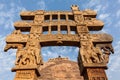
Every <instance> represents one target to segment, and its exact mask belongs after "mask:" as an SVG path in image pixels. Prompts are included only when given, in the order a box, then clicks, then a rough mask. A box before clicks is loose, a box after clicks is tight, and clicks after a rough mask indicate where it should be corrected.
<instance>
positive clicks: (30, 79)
mask: <svg viewBox="0 0 120 80" xmlns="http://www.w3.org/2000/svg"><path fill="white" fill-rule="evenodd" d="M96 15H97V13H96V12H95V11H93V10H90V9H87V10H83V11H82V10H79V7H78V6H77V5H72V6H71V11H44V10H37V11H24V12H21V13H20V16H21V19H22V20H23V21H17V22H15V23H14V27H15V30H14V31H13V32H12V33H11V34H10V35H8V36H7V37H6V46H5V49H4V51H7V50H9V49H10V48H13V49H14V48H15V49H17V52H16V61H15V67H14V68H12V71H14V72H16V76H15V78H14V80H108V79H107V76H106V73H105V69H107V63H108V62H109V56H110V54H112V53H114V50H113V47H112V41H113V38H112V36H111V35H109V34H93V33H91V31H99V30H101V29H102V28H103V26H104V23H103V22H102V21H100V20H97V19H96ZM63 31H64V32H63ZM44 46H76V47H79V53H78V67H76V68H78V69H75V70H77V73H78V74H76V73H75V72H71V74H67V73H66V74H65V75H64V74H63V72H64V71H66V70H67V67H64V68H66V69H64V68H63V66H65V62H64V60H63V58H60V57H59V58H57V59H55V60H61V59H62V60H63V63H60V64H61V65H60V66H61V69H60V67H59V68H58V67H57V65H58V64H57V63H55V62H54V61H53V59H52V61H53V62H54V63H55V64H56V66H53V67H54V68H56V67H57V69H58V71H59V75H58V74H57V73H54V68H53V67H51V69H53V73H54V74H53V73H51V74H49V73H50V72H49V71H48V72H47V67H46V68H45V69H43V70H40V69H41V68H42V67H43V66H45V65H46V64H44V63H43V59H42V55H41V47H44ZM68 63H69V61H68ZM68 63H67V64H68ZM55 64H54V65H55ZM62 64H63V65H62ZM67 64H66V65H67ZM71 64H72V63H71ZM71 64H68V65H67V66H69V65H71ZM73 64H74V63H73ZM51 66H52V65H51ZM73 66H76V64H75V65H73ZM69 68H71V69H69ZM69 68H68V69H69V70H74V69H72V68H74V67H71V66H70V67H69ZM44 70H46V71H44ZM48 70H49V68H48ZM60 70H61V72H60ZM78 70H79V71H78ZM69 72H70V71H68V73H69ZM47 73H48V74H47ZM60 73H61V74H60ZM50 75H51V76H50ZM70 75H71V76H72V77H71V79H70V78H69V76H70ZM75 75H77V76H75ZM78 75H79V76H78ZM45 76H46V77H45ZM77 77H78V78H77Z"/></svg>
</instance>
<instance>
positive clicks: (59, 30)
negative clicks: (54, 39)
mask: <svg viewBox="0 0 120 80" xmlns="http://www.w3.org/2000/svg"><path fill="white" fill-rule="evenodd" d="M57 28H58V34H61V28H60V25H58V26H57Z"/></svg>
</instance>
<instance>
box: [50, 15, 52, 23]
mask: <svg viewBox="0 0 120 80" xmlns="http://www.w3.org/2000/svg"><path fill="white" fill-rule="evenodd" d="M51 21H52V14H50V22H51Z"/></svg>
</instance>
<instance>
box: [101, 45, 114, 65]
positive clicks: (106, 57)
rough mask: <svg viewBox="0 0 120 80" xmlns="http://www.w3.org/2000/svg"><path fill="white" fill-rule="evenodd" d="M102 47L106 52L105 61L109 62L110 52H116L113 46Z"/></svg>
mask: <svg viewBox="0 0 120 80" xmlns="http://www.w3.org/2000/svg"><path fill="white" fill-rule="evenodd" d="M102 49H103V53H104V59H105V63H108V62H109V56H110V54H111V53H114V51H113V48H112V47H107V46H105V47H102Z"/></svg>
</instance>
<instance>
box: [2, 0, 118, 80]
mask: <svg viewBox="0 0 120 80" xmlns="http://www.w3.org/2000/svg"><path fill="white" fill-rule="evenodd" d="M72 4H77V5H78V6H79V8H80V9H81V10H85V9H93V10H95V11H97V13H98V15H97V19H100V20H102V21H103V22H104V23H105V26H104V28H103V30H101V31H100V32H104V33H108V34H111V35H112V36H113V38H114V41H113V46H114V49H115V53H114V54H112V55H111V56H110V61H109V64H108V68H109V69H108V70H107V71H106V72H107V76H108V80H119V79H120V0H0V80H13V77H14V75H15V74H14V73H12V72H11V71H10V70H11V68H12V67H13V66H14V61H15V52H16V50H12V49H11V50H9V51H8V52H7V53H5V52H4V51H3V49H4V46H5V37H6V36H7V35H8V34H10V33H11V32H12V31H13V30H14V27H13V23H14V22H15V21H18V20H20V16H19V13H20V12H21V11H25V10H31V11H33V10H39V9H43V10H47V11H50V10H52V11H53V10H70V6H71V5H72ZM77 54H78V48H76V47H66V46H63V47H59V46H57V47H44V48H42V55H43V57H44V61H47V60H48V58H53V57H57V56H58V55H62V56H63V57H69V58H70V59H71V60H74V61H76V57H77Z"/></svg>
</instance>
